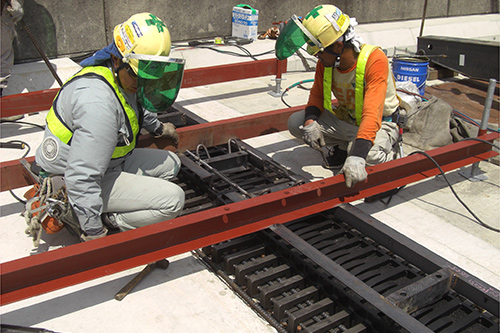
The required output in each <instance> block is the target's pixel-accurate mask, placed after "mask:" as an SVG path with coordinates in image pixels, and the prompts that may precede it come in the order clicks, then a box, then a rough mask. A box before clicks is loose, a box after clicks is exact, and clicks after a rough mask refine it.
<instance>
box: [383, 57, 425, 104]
mask: <svg viewBox="0 0 500 333" xmlns="http://www.w3.org/2000/svg"><path fill="white" fill-rule="evenodd" d="M392 72H393V73H394V77H395V78H396V81H400V82H404V81H411V82H413V83H415V85H416V86H417V88H418V90H419V92H420V95H422V96H424V93H425V83H426V82H427V77H428V74H429V61H428V60H425V59H419V58H412V57H394V58H392Z"/></svg>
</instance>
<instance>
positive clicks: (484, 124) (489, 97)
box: [478, 79, 497, 136]
mask: <svg viewBox="0 0 500 333" xmlns="http://www.w3.org/2000/svg"><path fill="white" fill-rule="evenodd" d="M496 84H497V80H495V79H490V83H489V84H488V91H487V93H486V100H485V102H484V109H483V118H482V119H481V126H480V127H479V133H478V136H481V135H484V134H486V130H487V128H488V122H489V120H490V111H491V104H492V103H493V96H494V95H495V88H496Z"/></svg>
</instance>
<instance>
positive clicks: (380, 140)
mask: <svg viewBox="0 0 500 333" xmlns="http://www.w3.org/2000/svg"><path fill="white" fill-rule="evenodd" d="M304 119H305V111H298V112H295V113H293V114H292V115H291V116H290V118H288V130H289V131H290V133H291V134H292V135H293V136H295V137H296V138H299V139H302V131H301V130H300V129H299V126H300V125H304ZM318 124H319V126H320V128H321V132H322V133H323V137H324V138H325V144H326V146H327V147H328V146H329V147H333V146H338V147H339V148H340V149H342V150H346V151H349V150H350V149H351V146H352V143H353V142H354V140H355V139H356V135H357V133H358V128H359V127H358V126H355V125H352V124H349V123H348V122H346V121H343V120H340V119H339V118H338V117H337V116H335V115H334V114H333V113H332V112H330V111H328V110H324V111H323V113H322V114H321V116H320V117H319V119H318ZM398 137H399V130H398V126H397V125H396V124H395V123H392V122H386V121H383V122H382V126H381V128H380V129H379V130H378V132H377V136H376V137H375V141H374V142H373V146H372V148H371V149H370V151H369V153H368V156H367V157H366V164H367V165H376V164H379V163H383V162H387V161H391V160H393V159H394V157H395V153H396V150H395V148H394V145H395V143H396V142H397V140H398Z"/></svg>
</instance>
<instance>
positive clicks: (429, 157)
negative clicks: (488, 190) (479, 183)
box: [408, 138, 500, 232]
mask: <svg viewBox="0 0 500 333" xmlns="http://www.w3.org/2000/svg"><path fill="white" fill-rule="evenodd" d="M470 139H474V138H470ZM479 141H481V140H479ZM486 142H488V141H486ZM488 143H489V144H491V142H488ZM414 154H421V155H424V156H425V157H427V158H428V159H430V160H431V161H432V162H433V163H434V164H435V165H436V167H437V168H438V169H439V171H440V172H441V174H442V175H443V178H444V180H445V181H446V183H447V184H448V187H449V188H450V189H451V192H452V193H453V194H454V195H455V198H457V200H458V202H460V203H461V204H462V206H464V207H465V209H467V211H468V212H469V213H470V214H471V215H472V216H474V218H475V219H476V220H477V221H478V222H477V224H479V225H480V226H482V227H484V228H486V229H489V230H492V231H494V232H500V229H497V228H495V227H492V226H490V225H487V224H486V223H484V222H483V221H481V219H480V218H479V217H477V216H476V214H474V212H473V211H472V210H471V209H470V208H469V207H468V206H467V205H466V204H465V203H464V202H463V201H462V200H461V199H460V197H459V196H458V194H457V193H456V192H455V190H454V189H453V186H451V183H450V182H449V181H448V178H447V177H446V175H445V173H444V171H443V169H441V166H440V165H439V164H438V163H437V162H436V160H435V159H433V158H432V157H431V156H430V155H429V154H427V153H426V152H424V151H414V152H413V153H410V154H409V155H408V156H410V155H414Z"/></svg>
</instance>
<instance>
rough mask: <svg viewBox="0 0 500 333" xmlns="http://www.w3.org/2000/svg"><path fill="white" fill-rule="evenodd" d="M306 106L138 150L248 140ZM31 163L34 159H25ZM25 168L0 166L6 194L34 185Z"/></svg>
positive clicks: (216, 125) (193, 131)
mask: <svg viewBox="0 0 500 333" xmlns="http://www.w3.org/2000/svg"><path fill="white" fill-rule="evenodd" d="M303 109H304V106H303V105H301V106H296V107H293V108H286V109H280V110H274V111H268V112H263V113H257V114H254V115H249V116H242V117H237V118H231V119H225V120H220V121H214V122H210V123H203V124H198V125H192V126H186V127H181V128H178V129H177V132H178V133H179V142H180V145H179V146H178V147H177V148H176V147H173V146H171V145H170V144H171V142H170V141H169V140H166V139H161V138H160V139H155V138H152V137H151V136H150V135H142V136H140V137H139V141H138V143H137V146H138V147H147V148H156V149H168V150H176V149H177V150H178V151H181V152H182V151H184V150H186V149H195V148H196V146H197V145H198V144H200V143H201V144H204V145H205V146H215V145H219V144H223V143H227V141H228V140H229V139H236V138H238V139H242V140H243V139H247V138H252V137H257V136H259V135H264V134H269V133H273V132H278V131H284V130H286V129H287V120H288V117H289V116H290V115H291V114H292V113H293V112H296V111H299V110H303ZM26 160H27V161H28V162H29V163H31V162H33V161H34V157H29V158H26ZM23 170H24V168H23V167H22V165H21V163H20V161H18V160H15V161H7V162H2V163H0V172H1V174H2V177H1V179H0V181H1V190H2V191H6V190H9V189H15V188H19V187H22V186H27V185H30V184H32V182H31V179H30V178H29V177H28V178H27V177H26V176H25V175H24V173H23Z"/></svg>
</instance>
